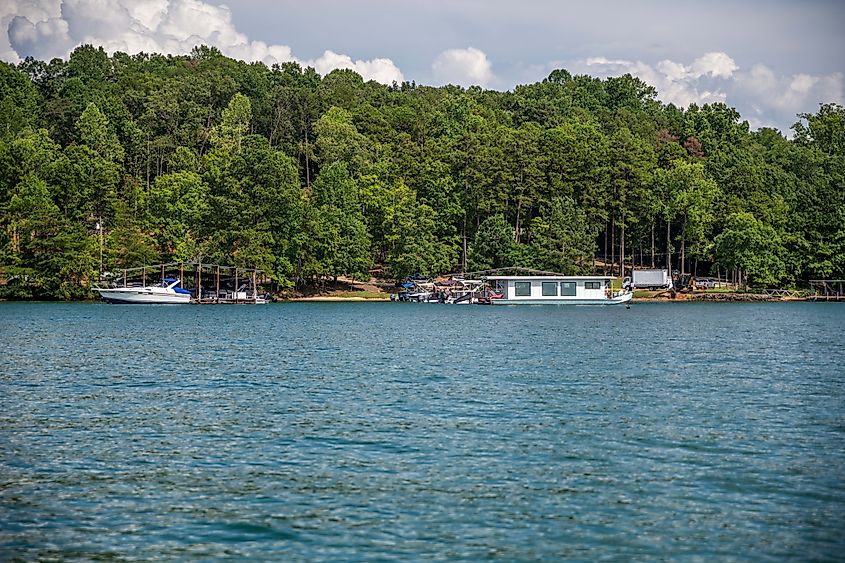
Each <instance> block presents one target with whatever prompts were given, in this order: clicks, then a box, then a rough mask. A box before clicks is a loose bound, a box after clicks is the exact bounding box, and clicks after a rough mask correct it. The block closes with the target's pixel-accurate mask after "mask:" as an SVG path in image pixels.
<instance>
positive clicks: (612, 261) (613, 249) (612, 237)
mask: <svg viewBox="0 0 845 563" xmlns="http://www.w3.org/2000/svg"><path fill="white" fill-rule="evenodd" d="M615 274H616V218H615V217H613V215H611V216H610V275H611V276H613V275H615Z"/></svg>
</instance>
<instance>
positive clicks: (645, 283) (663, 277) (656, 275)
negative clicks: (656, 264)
mask: <svg viewBox="0 0 845 563" xmlns="http://www.w3.org/2000/svg"><path fill="white" fill-rule="evenodd" d="M626 282H627V283H628V284H629V285H630V287H631V288H632V289H671V288H672V276H670V275H669V272H667V271H666V270H660V269H652V270H634V271H633V273H632V277H631V278H625V280H624V281H623V284H624V283H626Z"/></svg>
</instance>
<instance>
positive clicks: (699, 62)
mask: <svg viewBox="0 0 845 563" xmlns="http://www.w3.org/2000/svg"><path fill="white" fill-rule="evenodd" d="M576 67H586V69H583V70H586V72H589V73H590V74H597V75H599V76H605V77H606V76H618V75H620V74H625V73H629V74H631V75H633V76H637V77H639V78H640V79H642V80H643V81H644V82H646V83H648V84H650V85H652V86H654V87H655V88H657V94H658V98H660V99H661V100H662V101H664V102H666V103H672V104H675V105H677V106H680V107H687V106H689V105H690V104H692V103H695V104H707V103H714V102H724V101H725V100H726V97H727V96H726V94H725V92H724V91H722V90H721V89H720V88H719V86H720V85H721V86H723V85H724V84H719V83H716V84H711V82H712V79H721V80H722V81H724V80H727V79H729V78H731V77H732V76H733V74H734V72H736V70H737V69H738V68H739V67H738V66H737V64H736V63H735V62H734V60H733V59H732V58H731V57H729V56H728V55H727V54H725V53H706V54H704V55H702V56H701V57H699V58H697V59H695V60H694V61H693V62H692V63H691V64H689V65H686V64H683V63H680V62H677V61H671V60H668V59H667V60H662V61H660V62H658V63H657V64H656V65H654V66H652V65H649V64H647V63H644V62H642V61H627V60H624V59H615V60H610V59H607V58H605V57H592V58H589V59H587V60H586V61H584V63H582V64H577V63H576ZM578 71H579V70H578V69H577V68H576V72H578Z"/></svg>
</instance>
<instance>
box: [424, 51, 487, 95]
mask: <svg viewBox="0 0 845 563" xmlns="http://www.w3.org/2000/svg"><path fill="white" fill-rule="evenodd" d="M431 68H432V70H433V71H434V76H435V79H436V80H437V81H439V82H440V83H442V84H447V83H449V84H459V85H462V86H473V85H477V86H487V85H488V84H489V83H490V81H491V80H492V79H493V65H492V64H491V63H490V61H489V60H488V59H487V55H485V54H484V52H483V51H481V50H479V49H476V48H474V47H468V48H466V49H449V50H447V51H443V52H442V53H440V55H438V56H437V58H436V59H435V60H434V63H433V64H432V65H431Z"/></svg>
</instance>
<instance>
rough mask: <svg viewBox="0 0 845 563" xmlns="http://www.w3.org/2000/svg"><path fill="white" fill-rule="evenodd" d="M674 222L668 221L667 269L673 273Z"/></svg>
mask: <svg viewBox="0 0 845 563" xmlns="http://www.w3.org/2000/svg"><path fill="white" fill-rule="evenodd" d="M671 241H672V222H671V221H669V220H667V221H666V270H667V271H668V273H669V275H670V276H671V275H672V246H671Z"/></svg>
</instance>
